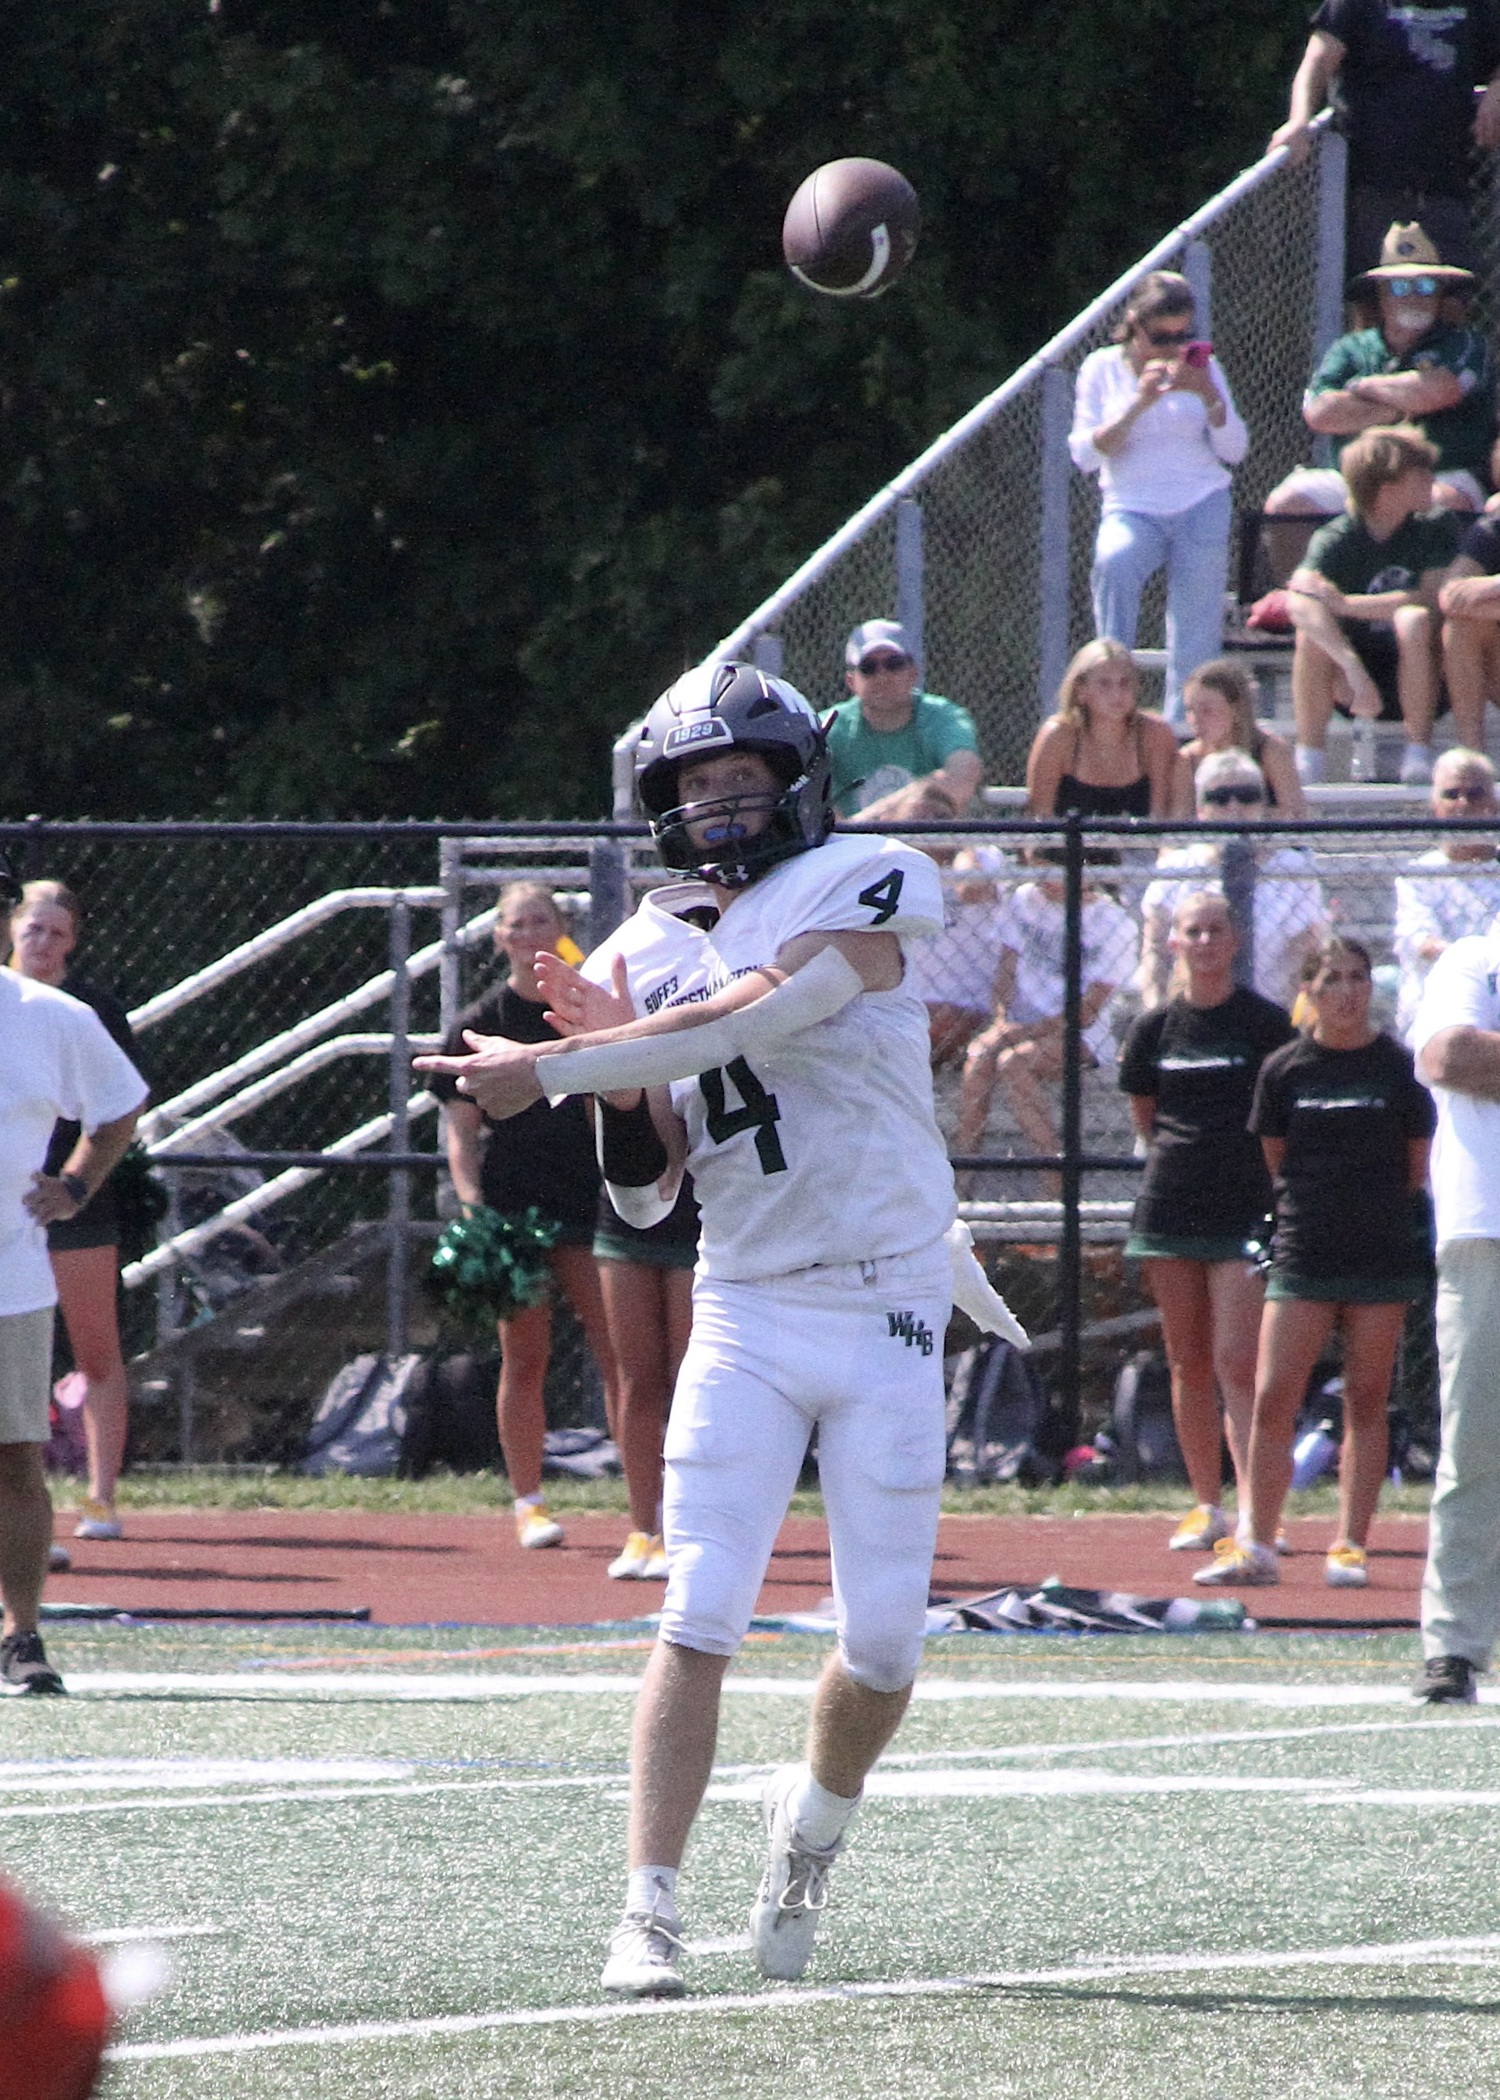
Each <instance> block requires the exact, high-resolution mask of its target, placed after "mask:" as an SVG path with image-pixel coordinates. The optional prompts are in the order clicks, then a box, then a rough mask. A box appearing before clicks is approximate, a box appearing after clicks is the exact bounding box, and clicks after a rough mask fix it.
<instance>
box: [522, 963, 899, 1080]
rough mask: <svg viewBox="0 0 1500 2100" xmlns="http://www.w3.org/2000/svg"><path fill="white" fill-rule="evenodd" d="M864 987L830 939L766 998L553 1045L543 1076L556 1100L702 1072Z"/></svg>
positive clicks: (792, 1031)
mask: <svg viewBox="0 0 1500 2100" xmlns="http://www.w3.org/2000/svg"><path fill="white" fill-rule="evenodd" d="M864 988H865V987H864V980H863V978H862V977H861V976H860V974H859V972H858V970H856V969H855V967H854V965H853V963H851V962H850V961H849V960H848V958H847V957H846V956H844V955H842V954H841V953H840V952H839V950H838V949H837V948H835V947H833V946H829V947H827V948H822V949H820V950H819V951H818V953H817V954H816V955H815V956H814V957H813V959H812V961H811V962H810V963H806V964H804V966H803V967H802V968H801V969H800V970H797V971H794V972H793V974H792V975H791V976H790V977H788V978H787V980H786V982H785V983H784V984H779V985H777V987H776V989H775V991H773V992H767V994H766V996H765V997H764V998H763V999H753V1000H751V1002H750V1003H749V1005H747V1006H741V1007H738V1008H736V1010H735V1011H734V1012H733V1013H728V1014H721V1015H720V1016H719V1018H718V1020H716V1021H706V1022H704V1024H703V1026H702V1027H700V1028H679V1029H674V1030H672V1031H671V1032H670V1033H669V1034H666V1035H647V1036H638V1037H637V1038H636V1039H635V1040H634V1041H633V1042H621V1043H601V1044H599V1045H597V1046H596V1047H594V1048H592V1049H587V1050H559V1051H549V1052H548V1053H547V1055H546V1056H545V1057H539V1058H538V1059H537V1061H536V1076H537V1080H538V1083H539V1084H540V1085H541V1087H542V1089H543V1090H544V1092H545V1093H546V1096H547V1099H548V1100H549V1101H550V1102H551V1103H552V1105H553V1107H554V1108H555V1107H556V1105H557V1103H558V1102H559V1101H561V1100H563V1099H564V1098H565V1097H566V1096H567V1095H569V1094H613V1093H623V1092H625V1091H626V1089H627V1088H630V1087H637V1086H668V1085H670V1084H671V1082H672V1081H673V1080H674V1079H696V1077H697V1076H698V1074H699V1073H700V1072H711V1071H712V1070H713V1069H714V1067H715V1066H716V1065H727V1064H728V1063H729V1062H730V1061H731V1059H733V1058H736V1057H754V1056H755V1055H756V1054H757V1053H758V1052H760V1051H763V1050H766V1049H768V1048H770V1047H771V1046H772V1045H773V1044H776V1043H779V1042H781V1041H782V1040H783V1039H784V1038H785V1037H786V1036H789V1035H800V1034H801V1033H802V1031H803V1029H804V1028H811V1027H813V1026H814V1024H815V1023H816V1022H818V1021H826V1020H828V1019H829V1018H830V1017H831V1016H832V1015H834V1014H836V1013H839V1012H841V1011H842V1009H843V1008H844V1007H846V1006H847V1005H848V1004H849V1002H850V1000H851V999H856V998H858V996H859V994H860V993H861V992H862V991H863V990H864Z"/></svg>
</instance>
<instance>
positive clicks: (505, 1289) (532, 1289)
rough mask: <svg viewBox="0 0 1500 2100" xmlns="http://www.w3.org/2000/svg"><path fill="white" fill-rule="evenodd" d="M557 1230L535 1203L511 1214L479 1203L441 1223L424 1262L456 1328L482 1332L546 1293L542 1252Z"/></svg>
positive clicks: (433, 1289) (433, 1288) (429, 1282)
mask: <svg viewBox="0 0 1500 2100" xmlns="http://www.w3.org/2000/svg"><path fill="white" fill-rule="evenodd" d="M557 1234H558V1227H557V1226H556V1225H554V1224H553V1223H552V1221H551V1220H550V1219H548V1218H544V1217H543V1216H542V1215H541V1213H540V1211H538V1210H536V1209H535V1208H532V1207H528V1208H527V1209H526V1210H523V1211H522V1212H521V1213H520V1215H519V1216H518V1217H512V1216H506V1215H502V1214H501V1212H499V1211H498V1210H491V1209H489V1207H488V1206H487V1205H485V1204H480V1205H478V1206H477V1207H476V1208H475V1209H473V1210H471V1211H470V1212H468V1213H467V1215H466V1216H464V1217H462V1218H455V1219H454V1220H453V1222H452V1224H451V1225H448V1226H445V1227H444V1229H443V1232H442V1235H441V1237H440V1238H439V1240H438V1243H437V1246H436V1247H435V1248H434V1249H433V1253H432V1260H431V1262H430V1263H429V1264H428V1270H427V1286H428V1289H429V1290H430V1292H431V1293H432V1295H433V1297H434V1298H436V1300H437V1302H438V1304H439V1305H441V1306H442V1308H443V1310H444V1311H445V1312H446V1313H448V1314H449V1315H450V1316H451V1317H452V1318H453V1319H454V1320H455V1321H457V1323H458V1324H459V1325H460V1326H461V1327H468V1328H477V1329H479V1330H481V1331H483V1330H487V1329H489V1328H491V1327H493V1326H494V1324H495V1322H496V1321H497V1320H509V1319H513V1318H514V1316H515V1315H516V1314H517V1313H518V1312H520V1311H521V1310H522V1308H523V1307H524V1306H527V1305H535V1304H537V1302H538V1301H539V1300H540V1299H541V1298H542V1297H543V1296H544V1295H545V1293H546V1289H547V1282H548V1278H549V1276H550V1273H551V1270H550V1265H549V1263H548V1261H547V1252H548V1249H549V1248H551V1247H552V1246H554V1245H555V1244H556V1241H557Z"/></svg>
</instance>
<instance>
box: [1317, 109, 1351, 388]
mask: <svg viewBox="0 0 1500 2100" xmlns="http://www.w3.org/2000/svg"><path fill="white" fill-rule="evenodd" d="M1348 186H1349V147H1348V144H1347V142H1346V140H1345V139H1344V138H1343V137H1342V135H1341V134H1340V133H1339V132H1337V131H1333V130H1325V131H1324V132H1323V133H1322V134H1321V136H1320V138H1319V142H1318V271H1317V277H1316V279H1315V287H1314V291H1313V341H1312V362H1311V364H1310V365H1309V367H1308V369H1309V370H1311V369H1312V368H1313V366H1315V365H1316V364H1317V363H1318V361H1319V360H1320V358H1321V357H1322V355H1323V352H1324V351H1325V350H1326V349H1327V348H1328V345H1329V344H1330V343H1331V342H1332V341H1333V340H1334V338H1335V337H1336V336H1340V335H1342V334H1343V332H1344V210H1345V198H1346V195H1347V192H1348Z"/></svg>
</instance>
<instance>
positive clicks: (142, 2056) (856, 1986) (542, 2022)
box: [108, 1933, 1500, 2063]
mask: <svg viewBox="0 0 1500 2100" xmlns="http://www.w3.org/2000/svg"><path fill="white" fill-rule="evenodd" d="M1485 1957H1489V1958H1492V1959H1500V1934H1497V1933H1489V1934H1485V1935H1482V1936H1478V1937H1474V1938H1467V1939H1436V1940H1397V1941H1394V1942H1389V1943H1386V1944H1384V1945H1382V1944H1379V1943H1377V1944H1375V1945H1371V1946H1353V1947H1300V1948H1289V1949H1287V1950H1286V1951H1285V1952H1278V1953H1268V1952H1266V1951H1265V1950H1264V1949H1263V1948H1253V1949H1249V1950H1246V1951H1244V1952H1241V1953H1236V1954H1143V1955H1120V1956H1105V1957H1101V1958H1100V1959H1098V1960H1095V1961H1083V1962H1072V1963H1069V1964H1068V1965H1067V1966H1066V1967H1063V1968H1056V1969H1000V1970H996V1971H994V1972H992V1973H990V1974H986V1975H976V1976H935V1977H921V1978H914V1979H911V1980H908V1981H904V1982H893V1983H846V1984H831V1985H829V1986H827V1987H826V1988H818V1987H816V1986H815V1987H813V1988H810V1989H803V1990H795V1989H794V1990H765V1991H745V1992H739V1993H735V1994H733V1995H726V1996H720V1997H703V1998H676V1999H671V1998H668V1999H661V1998H652V1999H637V2000H633V2001H627V2002H625V2003H623V2004H604V2005H554V2006H538V2007H535V2008H533V2009H528V2010H525V2011H517V2012H489V2013H455V2014H450V2015H448V2016H446V2017H439V2018H434V2019H425V2020H368V2021H357V2022H352V2023H350V2024H348V2025H345V2026H339V2027H294V2028H283V2029H280V2030H272V2031H270V2032H267V2033H260V2034H222V2035H194V2036H188V2037H186V2038H184V2039H183V2040H181V2041H175V2042H123V2043H120V2044H119V2045H117V2046H116V2047H115V2048H113V2049H111V2050H110V2051H109V2052H108V2056H109V2059H110V2060H111V2061H113V2062H115V2063H145V2062H160V2061H161V2060H162V2059H164V2058H169V2057H202V2056H248V2055H253V2054H255V2053H257V2052H259V2051H263V2050H267V2049H334V2048H347V2047H350V2046H354V2045H357V2044H359V2043H362V2042H391V2041H403V2040H404V2041H423V2040H427V2039H429V2038H431V2037H434V2036H439V2035H463V2034H484V2033H492V2032H494V2031H496V2030H500V2029H504V2028H512V2027H568V2026H584V2025H595V2024H600V2023H603V2022H606V2021H613V2020H632V2019H634V2020H641V2019H690V2018H693V2017H694V2016H696V2015H700V2014H703V2013H725V2012H730V2013H765V2012H791V2011H798V2010H801V2009H803V2008H805V2007H809V2006H815V2005H836V2004H840V2003H847V2002H850V2001H856V2002H857V2001H869V2000H872V1999H903V1998H905V1999H910V1998H958V1997H968V1996H971V1995H973V1994H975V1993H977V1992H981V1991H1001V1990H1015V1991H1024V1990H1040V1989H1047V1988H1051V1987H1057V1986H1065V1985H1068V1984H1090V1983H1114V1982H1120V1981H1128V1980H1129V1979H1131V1978H1132V1977H1143V1976H1215V1975H1232V1974H1242V1975H1252V1974H1274V1973H1276V1972H1278V1971H1286V1970H1296V1969H1304V1968H1324V1969H1334V1968H1370V1969H1383V1968H1414V1967H1420V1966H1426V1965H1432V1966H1442V1965H1444V1964H1446V1963H1450V1962H1451V1963H1455V1964H1457V1965H1459V1966H1463V1967H1468V1966H1470V1965H1471V1964H1474V1963H1476V1962H1478V1961H1480V1960H1482V1959H1483V1958H1485Z"/></svg>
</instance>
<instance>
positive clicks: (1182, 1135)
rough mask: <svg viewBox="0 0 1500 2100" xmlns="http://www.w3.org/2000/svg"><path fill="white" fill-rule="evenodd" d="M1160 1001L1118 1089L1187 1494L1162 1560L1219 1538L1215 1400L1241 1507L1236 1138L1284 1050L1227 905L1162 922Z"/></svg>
mask: <svg viewBox="0 0 1500 2100" xmlns="http://www.w3.org/2000/svg"><path fill="white" fill-rule="evenodd" d="M1170 940H1171V950H1172V957H1173V970H1172V980H1171V983H1170V985H1169V987H1168V992H1169V996H1168V999H1167V1003H1166V1004H1165V1005H1163V1006H1159V1007H1157V1008H1156V1010H1155V1011H1154V1012H1153V1013H1148V1014H1143V1015H1142V1016H1141V1018H1140V1019H1139V1020H1138V1021H1136V1022H1135V1024H1134V1025H1133V1026H1132V1028H1131V1030H1130V1033H1129V1035H1128V1036H1127V1037H1126V1038H1125V1046H1124V1048H1123V1050H1122V1051H1121V1052H1120V1088H1121V1091H1122V1092H1123V1093H1125V1094H1128V1095H1129V1096H1130V1113H1131V1119H1132V1121H1133V1122H1134V1124H1135V1128H1136V1132H1137V1135H1138V1136H1140V1137H1142V1138H1144V1139H1145V1140H1146V1145H1147V1151H1146V1171H1145V1173H1144V1175H1143V1176H1142V1179H1141V1190H1140V1194H1139V1196H1138V1197H1137V1199H1136V1205H1135V1214H1134V1216H1133V1218H1132V1220H1131V1227H1130V1238H1129V1239H1128V1240H1127V1241H1126V1244H1125V1252H1126V1253H1127V1255H1133V1256H1134V1257H1135V1258H1136V1259H1137V1260H1138V1261H1139V1262H1140V1264H1141V1267H1142V1270H1143V1272H1144V1275H1145V1279H1146V1288H1147V1289H1148V1290H1149V1291H1150V1293H1151V1295H1152V1297H1153V1298H1154V1299H1155V1300H1156V1304H1157V1307H1158V1309H1159V1310H1160V1313H1161V1331H1162V1340H1163V1343H1164V1344H1165V1347H1166V1354H1167V1362H1168V1365H1169V1366H1170V1369H1171V1377H1172V1416H1173V1420H1174V1421H1175V1423H1176V1425H1177V1442H1178V1445H1179V1446H1180V1448H1181V1451H1182V1456H1183V1462H1184V1464H1185V1465H1186V1467H1187V1475H1188V1480H1189V1483H1190V1484H1191V1486H1192V1490H1193V1505H1194V1506H1193V1508H1192V1510H1191V1511H1190V1512H1189V1514H1188V1515H1187V1516H1186V1517H1184V1519H1183V1520H1182V1522H1181V1523H1180V1524H1179V1525H1178V1527H1177V1529H1176V1530H1175V1531H1174V1532H1173V1534H1172V1537H1171V1540H1170V1542H1169V1543H1170V1545H1171V1548H1172V1550H1173V1552H1201V1553H1207V1552H1209V1551H1210V1550H1211V1549H1212V1548H1213V1547H1214V1546H1215V1545H1216V1544H1217V1543H1218V1541H1219V1540H1220V1539H1221V1538H1224V1537H1226V1536H1227V1535H1228V1533H1229V1531H1230V1529H1231V1527H1230V1524H1229V1520H1228V1519H1227V1518H1226V1516H1225V1515H1224V1512H1223V1510H1222V1508H1221V1507H1220V1504H1219V1480H1220V1456H1219V1453H1220V1436H1221V1428H1220V1400H1221V1396H1222V1403H1223V1432H1222V1433H1225V1434H1227V1436H1228V1441H1229V1453H1230V1457H1231V1458H1232V1460H1233V1461H1234V1472H1235V1480H1236V1484H1237V1488H1238V1496H1239V1507H1240V1512H1241V1515H1242V1516H1243V1515H1245V1513H1246V1512H1247V1511H1248V1508H1249V1502H1250V1421H1251V1410H1252V1407H1253V1405H1254V1398H1255V1348H1256V1337H1257V1334H1258V1333H1259V1329H1260V1314H1261V1305H1262V1301H1263V1299H1264V1296H1265V1285H1264V1283H1263V1281H1262V1278H1261V1274H1260V1270H1259V1268H1258V1267H1257V1266H1256V1263H1255V1259H1254V1253H1253V1248H1252V1242H1253V1241H1255V1240H1256V1239H1258V1238H1259V1236H1260V1233H1261V1229H1262V1226H1263V1222H1264V1219H1265V1217H1266V1214H1267V1212H1268V1211H1269V1209H1270V1204H1271V1180H1270V1176H1269V1174H1268V1173H1267V1172H1266V1166H1265V1161H1264V1160H1263V1159H1262V1157H1261V1153H1260V1147H1259V1146H1258V1145H1257V1143H1256V1141H1255V1139H1254V1138H1253V1137H1251V1135H1250V1133H1249V1131H1248V1130H1247V1128H1246V1124H1247V1121H1248V1119H1249V1114H1250V1103H1251V1100H1252V1098H1253V1096H1254V1092H1255V1081H1256V1078H1257V1075H1258V1074H1259V1072H1260V1068H1261V1066H1262V1064H1263V1063H1264V1062H1265V1060H1266V1059H1267V1058H1268V1057H1269V1056H1270V1055H1271V1053H1272V1052H1273V1051H1275V1050H1279V1049H1280V1048H1281V1046H1282V1044H1283V1043H1287V1042H1290V1041H1291V1039H1292V1024H1291V1022H1290V1020H1289V1019H1288V1017H1287V1012H1286V1008H1285V1007H1283V1006H1278V1005H1276V1004H1275V1003H1274V1002H1273V1001H1272V1000H1270V999H1263V998H1262V997H1261V996H1260V994H1259V993H1258V992H1253V991H1250V990H1248V989H1247V988H1246V987H1244V986H1241V985H1236V983H1235V981H1234V957H1235V948H1236V945H1237V943H1236V940H1235V933H1234V927H1233V925H1232V923H1231V921H1230V916H1229V906H1228V904H1227V903H1226V902H1225V900H1224V898H1223V897H1222V896H1220V895H1219V894H1218V893H1217V892H1216V891H1213V890H1208V889H1201V888H1189V889H1188V890H1187V893H1186V894H1185V895H1184V896H1182V897H1181V898H1180V899H1179V900H1178V903H1177V906H1176V909H1175V910H1174V911H1173V913H1172V931H1171V935H1170Z"/></svg>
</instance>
